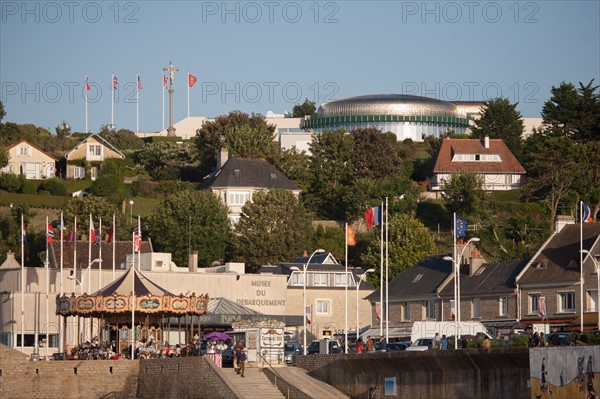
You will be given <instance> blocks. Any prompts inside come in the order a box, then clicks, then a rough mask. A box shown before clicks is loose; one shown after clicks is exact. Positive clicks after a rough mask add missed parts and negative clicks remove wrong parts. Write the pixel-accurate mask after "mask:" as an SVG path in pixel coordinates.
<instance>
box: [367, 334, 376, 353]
mask: <svg viewBox="0 0 600 399" xmlns="http://www.w3.org/2000/svg"><path fill="white" fill-rule="evenodd" d="M366 348H367V352H373V351H374V350H375V345H374V344H373V339H371V336H370V335H367V343H366Z"/></svg>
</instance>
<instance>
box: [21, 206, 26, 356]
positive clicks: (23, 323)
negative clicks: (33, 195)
mask: <svg viewBox="0 0 600 399" xmlns="http://www.w3.org/2000/svg"><path fill="white" fill-rule="evenodd" d="M24 233H25V223H24V221H23V211H21V352H24V349H25V348H24V346H25V345H24V342H25V332H24V329H25V247H24V245H25V239H24V238H25V237H24Z"/></svg>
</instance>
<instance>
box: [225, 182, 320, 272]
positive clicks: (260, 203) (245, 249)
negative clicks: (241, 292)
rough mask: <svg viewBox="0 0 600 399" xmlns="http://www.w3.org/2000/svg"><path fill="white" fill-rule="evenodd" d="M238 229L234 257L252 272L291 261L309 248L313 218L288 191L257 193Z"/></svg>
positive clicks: (247, 206)
mask: <svg viewBox="0 0 600 399" xmlns="http://www.w3.org/2000/svg"><path fill="white" fill-rule="evenodd" d="M252 200H253V201H252V202H247V203H246V205H244V208H243V214H242V217H241V218H240V220H239V222H238V223H237V225H236V226H235V237H234V239H233V251H234V257H235V258H236V259H238V260H240V261H244V262H246V266H247V270H249V271H250V272H251V273H252V272H255V271H256V270H258V268H259V267H260V266H262V265H266V264H269V263H270V264H277V263H279V262H289V261H291V260H293V259H294V258H295V257H297V256H298V255H300V254H302V253H303V251H304V250H305V249H306V248H307V247H308V244H309V243H310V237H311V233H312V230H311V225H310V223H311V218H310V216H309V214H308V212H307V211H306V209H304V207H303V206H302V204H301V203H300V202H299V201H298V199H297V198H296V197H295V196H294V194H292V193H291V192H289V191H285V190H270V191H266V192H265V191H261V192H257V193H255V194H254V196H253V198H252Z"/></svg>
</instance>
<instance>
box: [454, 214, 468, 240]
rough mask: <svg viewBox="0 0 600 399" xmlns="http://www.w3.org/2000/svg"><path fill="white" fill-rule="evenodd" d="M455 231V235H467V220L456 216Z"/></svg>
mask: <svg viewBox="0 0 600 399" xmlns="http://www.w3.org/2000/svg"><path fill="white" fill-rule="evenodd" d="M455 233H456V236H457V237H464V236H466V235H467V221H466V220H465V219H461V218H459V217H458V216H457V217H456V226H455Z"/></svg>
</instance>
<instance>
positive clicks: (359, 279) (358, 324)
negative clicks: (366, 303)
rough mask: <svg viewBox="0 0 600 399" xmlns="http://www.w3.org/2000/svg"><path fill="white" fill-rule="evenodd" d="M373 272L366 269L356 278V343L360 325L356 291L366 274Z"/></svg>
mask: <svg viewBox="0 0 600 399" xmlns="http://www.w3.org/2000/svg"><path fill="white" fill-rule="evenodd" d="M374 271H375V269H368V270H367V271H365V272H364V273H363V274H361V275H360V276H358V283H357V284H356V340H357V341H358V337H359V330H360V323H359V322H358V291H359V289H360V283H362V282H363V280H364V279H365V277H366V276H367V273H373V272H374Z"/></svg>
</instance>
